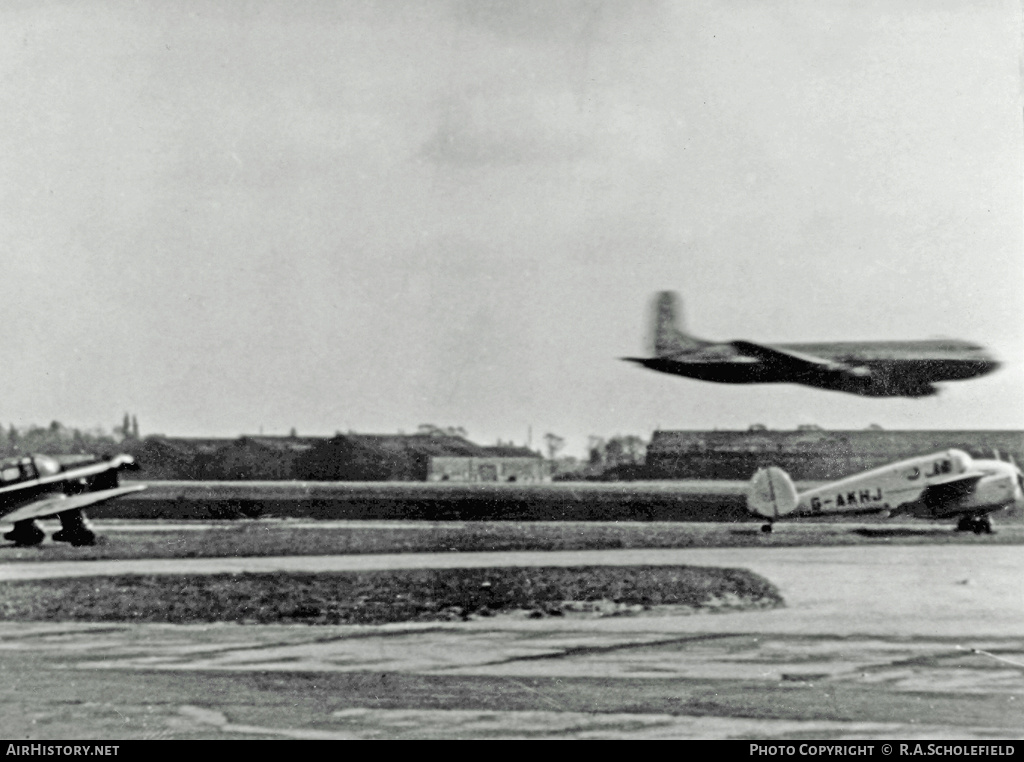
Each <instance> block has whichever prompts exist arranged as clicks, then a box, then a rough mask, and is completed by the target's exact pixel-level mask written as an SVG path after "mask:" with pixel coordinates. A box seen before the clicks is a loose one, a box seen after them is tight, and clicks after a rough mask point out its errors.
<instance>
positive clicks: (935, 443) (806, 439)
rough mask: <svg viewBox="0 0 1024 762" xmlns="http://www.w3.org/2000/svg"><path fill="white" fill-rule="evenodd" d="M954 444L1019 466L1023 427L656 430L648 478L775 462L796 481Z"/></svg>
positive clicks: (728, 473) (717, 475)
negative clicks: (943, 429) (971, 429)
mask: <svg viewBox="0 0 1024 762" xmlns="http://www.w3.org/2000/svg"><path fill="white" fill-rule="evenodd" d="M952 447H956V448H959V449H961V450H964V451H966V452H968V453H969V454H971V455H972V456H974V457H984V458H991V457H1001V458H1004V459H1009V458H1012V459H1014V460H1015V461H1016V462H1018V463H1022V464H1024V432H1022V431H1013V430H976V431H952V430H951V431H942V430H927V431H913V430H904V431H896V430H893V431H887V430H881V429H864V430H846V431H843V430H839V431H825V430H822V429H816V428H803V429H799V430H796V431H771V430H767V429H760V428H755V429H751V430H748V431H656V432H654V435H653V437H652V439H651V444H650V446H649V447H648V448H647V462H646V475H647V476H648V478H652V479H749V478H750V477H751V476H753V474H754V472H755V471H756V470H757V469H758V468H764V467H766V466H780V467H781V468H784V469H785V470H786V471H787V472H789V474H790V475H791V476H792V477H793V478H794V479H796V480H797V481H822V480H827V479H839V478H842V477H844V476H849V475H850V474H855V473H857V472H859V471H865V470H867V469H869V468H875V467H877V466H883V465H885V464H886V463H891V462H893V461H897V460H901V459H903V458H909V457H913V456H914V455H922V454H926V453H929V452H936V451H939V450H945V449H949V448H952Z"/></svg>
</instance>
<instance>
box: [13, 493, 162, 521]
mask: <svg viewBox="0 0 1024 762" xmlns="http://www.w3.org/2000/svg"><path fill="white" fill-rule="evenodd" d="M145 488H146V487H145V486H144V485H141V484H139V485H133V486H131V487H117V488H116V489H104V490H99V491H98V492H86V493H85V494H82V495H72V496H70V497H68V496H67V495H54V496H51V497H47V498H44V499H42V500H37V501H36V502H34V503H29V504H28V505H23V506H22V507H21V508H18V509H17V510H14V511H11V512H10V513H8V514H7V515H6V516H0V522H3V523H5V524H13V523H14V522H16V521H28V520H29V519H45V518H46V517H47V516H56V515H57V514H59V513H64V512H65V511H75V510H80V509H82V508H88V507H89V506H90V505H96V504H97V503H103V502H106V501H107V500H112V499H113V498H115V497H121V496H122V495H127V494H129V493H132V492H138V491H139V490H143V489H145Z"/></svg>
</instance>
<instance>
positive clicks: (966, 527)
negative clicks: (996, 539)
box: [956, 516, 976, 532]
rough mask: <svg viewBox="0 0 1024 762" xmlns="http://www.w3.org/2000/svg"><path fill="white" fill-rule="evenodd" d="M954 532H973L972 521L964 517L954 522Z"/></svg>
mask: <svg viewBox="0 0 1024 762" xmlns="http://www.w3.org/2000/svg"><path fill="white" fill-rule="evenodd" d="M956 531H958V532H974V531H976V530H975V528H974V519H972V518H971V517H970V516H964V517H963V518H961V519H960V520H959V521H958V522H956Z"/></svg>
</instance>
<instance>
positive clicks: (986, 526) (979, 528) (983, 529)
mask: <svg viewBox="0 0 1024 762" xmlns="http://www.w3.org/2000/svg"><path fill="white" fill-rule="evenodd" d="M973 528H974V533H975V534H992V522H991V520H990V519H989V518H988V516H984V517H982V518H980V519H975V520H974V527H973Z"/></svg>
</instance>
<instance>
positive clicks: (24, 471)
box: [0, 455, 145, 545]
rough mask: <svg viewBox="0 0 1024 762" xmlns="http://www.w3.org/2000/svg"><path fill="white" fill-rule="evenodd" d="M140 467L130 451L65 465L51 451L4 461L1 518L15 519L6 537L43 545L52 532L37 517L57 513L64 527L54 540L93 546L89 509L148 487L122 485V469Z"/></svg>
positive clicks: (0, 475)
mask: <svg viewBox="0 0 1024 762" xmlns="http://www.w3.org/2000/svg"><path fill="white" fill-rule="evenodd" d="M134 468H137V466H136V465H135V460H134V458H132V457H131V456H130V455H117V456H115V457H113V458H110V459H109V460H97V461H96V462H91V463H82V464H77V463H76V464H74V465H72V466H68V467H64V466H62V465H61V464H60V463H59V462H57V460H55V459H54V458H51V457H49V456H47V455H22V456H19V457H16V458H7V459H5V460H3V461H0V522H2V523H5V524H14V529H12V530H11V531H10V532H7V533H6V534H5V535H4V539H5V540H8V541H10V542H13V543H14V544H15V545H38V544H39V543H41V542H42V541H43V538H44V537H45V536H46V534H45V533H44V532H43V529H42V527H40V526H39V523H38V522H37V521H36V520H37V519H45V518H47V517H50V516H57V517H58V518H59V519H60V522H61V528H60V529H59V530H57V531H56V532H54V534H53V539H54V540H55V541H57V542H67V543H70V544H72V545H92V544H93V543H95V541H96V535H95V534H94V533H93V531H92V529H91V528H90V526H89V522H88V520H87V519H86V517H85V514H84V513H83V512H82V509H83V508H87V507H88V506H91V505H97V504H99V503H103V502H106V501H107V500H112V499H113V498H115V497H121V496H122V495H127V494H129V493H131V492H138V491H139V490H141V489H145V485H141V484H140V485H133V486H130V487H121V486H118V472H119V471H121V470H122V469H134Z"/></svg>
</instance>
